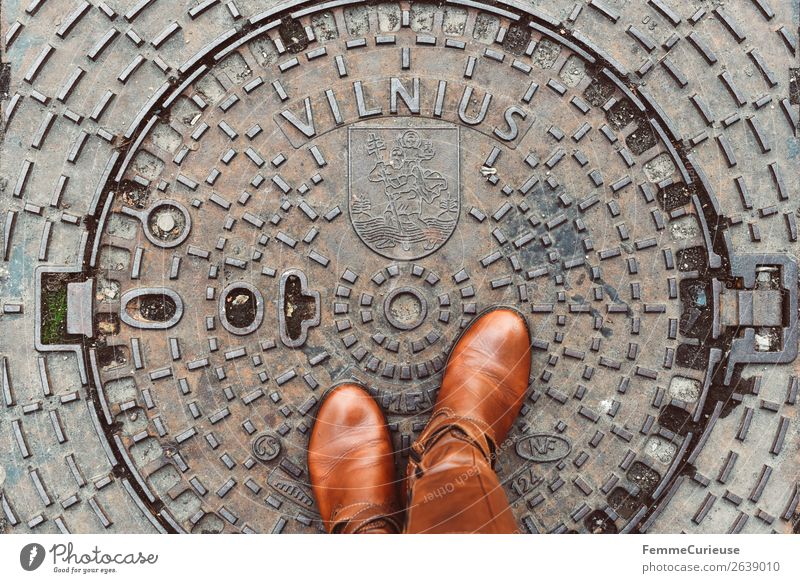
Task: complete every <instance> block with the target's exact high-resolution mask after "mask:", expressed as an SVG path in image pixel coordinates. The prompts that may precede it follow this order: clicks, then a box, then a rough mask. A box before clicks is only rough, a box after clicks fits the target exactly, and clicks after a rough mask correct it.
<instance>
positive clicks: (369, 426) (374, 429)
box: [308, 384, 402, 534]
mask: <svg viewBox="0 0 800 583" xmlns="http://www.w3.org/2000/svg"><path fill="white" fill-rule="evenodd" d="M308 471H309V474H310V476H311V486H312V489H313V491H314V498H315V499H316V501H317V507H318V508H319V513H320V516H321V517H322V520H323V521H324V523H325V528H326V529H327V530H328V532H330V533H343V534H355V533H375V534H378V533H398V532H400V525H401V523H402V518H401V517H400V504H399V500H398V496H397V479H396V477H395V471H394V456H393V452H392V441H391V438H390V436H389V428H388V427H387V426H386V420H385V419H384V417H383V413H382V412H381V410H380V407H378V404H377V403H376V402H375V401H374V400H373V399H372V397H371V396H370V395H369V394H368V393H367V392H366V391H365V390H364V389H363V388H362V387H360V386H358V385H355V384H344V385H340V386H338V387H335V388H334V389H332V390H331V391H330V392H329V393H328V394H327V395H326V397H325V398H324V400H323V401H322V405H320V408H319V412H318V413H317V419H316V422H315V423H314V427H313V429H312V430H311V438H310V439H309V442H308Z"/></svg>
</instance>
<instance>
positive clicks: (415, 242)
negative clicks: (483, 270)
mask: <svg viewBox="0 0 800 583" xmlns="http://www.w3.org/2000/svg"><path fill="white" fill-rule="evenodd" d="M348 158H349V167H348V177H349V206H350V221H351V222H352V224H353V228H354V229H355V231H356V233H357V234H358V236H359V238H360V239H361V240H362V241H363V242H364V243H365V244H366V245H367V247H369V248H370V249H372V250H373V251H375V252H376V253H378V254H380V255H383V256H384V257H389V258H392V259H418V258H420V257H425V256H427V255H430V254H431V253H433V252H435V251H436V250H437V249H439V248H440V247H441V246H442V245H444V244H445V243H446V242H447V240H448V239H449V238H450V235H452V234H453V231H454V230H455V228H456V225H457V224H458V215H459V209H460V198H461V192H460V181H459V130H458V128H457V127H428V128H426V127H414V128H407V127H396V128H391V127H358V128H350V130H349V135H348Z"/></svg>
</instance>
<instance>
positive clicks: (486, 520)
mask: <svg viewBox="0 0 800 583" xmlns="http://www.w3.org/2000/svg"><path fill="white" fill-rule="evenodd" d="M530 346H531V336H530V332H529V330H528V325H527V322H526V321H525V318H524V316H522V315H521V314H520V313H518V312H516V311H515V310H511V309H506V308H497V309H494V310H491V311H489V312H487V313H486V314H484V315H483V316H481V317H479V318H478V319H476V320H475V321H474V322H473V323H472V324H471V325H470V327H469V328H467V329H466V330H465V331H464V332H463V334H462V336H461V338H460V339H459V340H458V341H457V342H456V344H455V346H454V347H453V350H452V352H451V354H450V358H449V359H448V361H447V365H446V368H445V372H444V378H443V379H442V387H441V389H440V390H439V396H438V398H437V401H436V405H435V406H434V408H433V415H432V417H431V420H430V422H429V423H428V425H427V427H426V428H425V429H424V430H423V431H422V433H421V434H420V436H419V438H418V439H417V441H416V442H415V443H414V444H413V445H412V446H411V451H410V457H409V463H408V472H407V478H406V480H407V496H408V499H409V501H410V504H409V507H408V510H407V512H408V525H407V530H408V532H496V533H500V532H515V531H516V530H517V525H516V521H515V520H514V517H513V515H512V513H511V509H510V508H509V506H508V499H507V498H506V495H505V492H503V489H502V486H501V484H500V482H499V480H498V478H497V475H496V474H495V473H494V471H493V469H492V467H493V465H494V460H495V456H496V452H497V449H498V447H499V446H500V445H501V444H502V442H503V440H505V438H506V435H507V434H508V431H509V430H510V429H511V426H512V425H513V423H514V420H515V419H516V417H517V415H518V414H519V410H520V408H521V407H522V401H523V399H524V398H525V393H526V391H527V388H528V380H529V376H530V367H531V353H530Z"/></svg>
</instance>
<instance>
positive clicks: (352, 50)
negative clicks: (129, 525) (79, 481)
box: [92, 5, 720, 532]
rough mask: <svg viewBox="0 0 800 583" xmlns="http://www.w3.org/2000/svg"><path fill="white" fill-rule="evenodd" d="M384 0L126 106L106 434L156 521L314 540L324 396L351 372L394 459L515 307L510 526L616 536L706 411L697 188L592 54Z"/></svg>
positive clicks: (261, 45)
mask: <svg viewBox="0 0 800 583" xmlns="http://www.w3.org/2000/svg"><path fill="white" fill-rule="evenodd" d="M387 6H388V5H386V6H382V7H379V8H376V7H372V6H369V7H360V8H358V10H342V9H339V8H333V9H331V11H322V12H320V11H319V10H322V8H319V9H318V8H315V7H311V8H309V9H308V10H306V11H303V12H302V13H298V14H297V15H295V17H296V18H295V19H294V20H292V21H291V22H290V24H284V25H282V26H277V25H276V26H271V25H270V26H263V27H262V28H258V27H257V26H255V27H254V28H253V30H252V31H251V32H249V33H248V34H247V35H243V36H241V38H238V39H237V38H233V39H231V40H230V41H229V42H228V43H227V44H223V45H220V46H219V47H216V48H215V49H214V50H213V51H212V53H209V54H208V55H206V56H204V57H203V58H202V60H200V61H198V63H196V66H197V68H196V69H195V70H194V71H195V74H191V75H189V76H188V77H187V79H186V82H185V83H183V84H181V85H180V86H179V87H177V89H176V90H175V92H174V93H166V94H165V95H164V96H163V100H162V101H161V102H159V103H158V104H156V105H155V106H154V107H155V108H156V109H154V111H153V112H152V117H148V116H149V115H151V114H148V116H145V118H143V123H145V124H146V131H145V132H143V133H141V134H140V135H139V136H137V137H136V139H135V141H134V142H133V144H132V146H131V148H132V149H130V150H129V151H128V152H127V153H125V154H124V156H123V157H121V158H120V162H119V164H118V166H117V167H116V168H115V172H117V174H116V176H114V175H112V176H111V180H110V181H109V184H108V187H107V193H108V197H109V198H108V199H106V200H107V203H106V204H107V206H106V207H104V208H105V211H104V213H105V216H104V219H103V220H104V225H105V230H104V232H103V235H102V237H101V238H100V241H99V248H98V266H99V268H98V271H97V273H96V277H97V278H98V289H101V290H104V289H110V288H114V289H117V288H118V289H119V290H120V294H119V295H116V296H108V297H106V296H103V295H102V294H100V295H99V296H98V298H99V300H100V301H98V302H97V303H96V310H97V314H96V317H97V318H102V319H105V320H112V321H114V320H118V319H119V318H120V317H121V318H122V320H123V321H122V323H121V324H120V325H119V326H117V327H111V330H113V331H114V333H109V334H106V335H101V337H100V338H99V347H100V348H98V350H97V351H96V352H95V353H93V357H92V358H93V359H94V362H93V364H94V365H96V367H97V371H98V378H99V380H100V381H101V387H100V397H101V399H102V402H103V405H104V408H103V413H104V414H103V417H104V419H103V421H104V422H105V423H107V424H109V425H110V424H111V423H117V424H118V426H117V427H118V428H119V433H118V435H116V436H115V438H116V439H117V440H118V443H119V445H120V447H121V448H122V449H123V450H124V451H125V452H126V455H127V456H128V458H129V459H128V460H126V462H127V463H129V465H130V467H131V468H133V472H134V475H135V478H136V483H137V484H138V487H141V488H142V491H143V492H144V493H145V496H147V497H152V499H156V498H158V499H160V500H161V501H163V503H164V504H165V507H166V508H167V509H168V510H169V511H170V512H171V513H172V515H173V516H174V517H175V525H177V528H180V529H185V530H245V531H249V530H255V531H266V532H270V531H273V530H277V531H281V530H286V531H290V530H300V531H306V530H317V529H318V528H319V525H318V523H317V520H316V514H315V510H314V504H313V499H312V497H311V490H310V486H309V484H308V474H307V471H306V469H305V463H306V452H305V449H306V444H307V440H308V434H309V431H310V428H311V426H312V425H313V416H314V411H315V407H316V405H317V403H318V402H319V400H320V398H321V395H322V394H323V393H324V391H325V390H326V389H327V388H328V387H330V386H332V385H333V384H335V383H337V382H340V381H342V380H345V379H355V380H357V381H359V382H361V383H363V384H364V385H366V386H367V387H369V389H370V391H371V392H372V393H373V394H374V395H375V397H376V399H377V400H378V401H379V402H380V404H381V405H382V407H383V408H384V410H385V412H386V414H387V416H388V420H389V423H390V426H391V429H392V434H393V437H394V440H395V446H396V450H397V452H398V453H397V458H398V468H403V467H404V460H405V455H406V453H405V452H406V450H407V448H408V447H409V445H410V443H411V442H413V440H414V439H415V436H416V435H417V434H418V432H419V431H420V430H421V429H422V428H423V427H424V426H425V423H426V420H427V415H428V411H429V409H430V407H431V406H432V403H433V402H434V401H435V397H436V391H437V388H438V386H439V383H440V381H441V375H442V371H443V368H444V365H445V361H446V358H447V354H448V350H449V348H450V346H451V344H452V342H453V341H454V339H455V338H456V337H457V335H458V333H459V331H460V330H461V329H463V327H464V326H466V325H467V324H468V323H469V322H470V321H471V319H473V318H474V317H475V316H476V315H477V314H479V313H480V312H481V311H482V310H484V309H485V308H488V307H491V306H496V305H509V306H514V307H516V308H518V309H519V310H521V311H522V312H524V313H525V314H526V316H527V318H528V322H529V325H530V327H531V330H532V334H533V348H534V357H533V367H532V371H533V372H532V378H531V388H530V392H529V397H528V399H527V400H526V404H525V406H524V408H523V412H522V415H521V416H520V418H519V419H518V421H517V423H516V425H515V427H514V429H513V431H512V434H511V436H510V442H509V446H508V447H504V448H503V449H502V451H501V452H500V459H499V463H498V469H499V472H500V475H501V477H502V479H503V480H504V483H505V484H506V488H507V492H508V495H509V498H510V499H511V501H512V504H513V506H514V511H515V513H516V515H517V517H518V518H519V520H520V525H521V528H523V529H525V530H529V531H553V532H565V531H573V530H574V531H590V532H593V531H598V530H603V531H616V530H624V529H626V528H628V529H631V528H634V526H636V525H637V524H640V523H641V521H642V520H644V519H646V516H647V513H648V512H649V511H650V510H651V509H652V508H653V507H654V506H656V505H657V501H658V500H660V499H661V498H662V497H663V496H664V493H665V489H666V487H667V486H668V485H669V484H670V480H671V479H672V478H673V477H674V463H673V462H675V460H680V459H681V458H682V457H685V456H686V455H687V453H688V452H689V451H691V450H690V446H691V447H694V445H695V443H696V442H695V441H693V439H695V438H696V434H697V430H696V427H697V425H696V423H697V419H694V421H691V418H692V415H694V413H695V411H700V412H702V411H703V410H704V400H705V393H704V391H703V383H704V374H705V370H706V368H707V367H708V363H709V349H708V348H707V347H705V346H697V345H692V344H697V342H693V341H691V337H692V335H693V334H694V335H695V336H696V335H697V330H699V329H700V328H702V327H704V326H709V325H710V320H709V319H708V318H709V312H708V310H707V309H706V306H705V304H703V301H702V298H703V297H704V294H709V295H710V294H711V290H710V287H709V286H710V284H709V283H708V281H709V280H708V277H707V274H708V273H709V270H710V269H717V268H719V267H720V263H719V261H720V256H719V255H718V254H717V252H714V251H713V250H710V249H711V248H710V247H709V244H708V239H707V235H708V226H707V224H708V223H709V220H710V219H711V218H712V214H713V209H712V208H711V206H710V205H709V204H708V200H709V199H708V195H707V193H706V192H705V191H704V189H703V188H702V186H701V183H700V181H698V180H697V179H696V175H694V174H693V173H694V172H695V170H692V172H691V173H690V172H689V170H687V168H690V166H687V163H686V161H685V160H684V159H682V158H681V157H680V155H679V154H678V152H676V150H675V148H674V147H673V145H672V143H671V142H670V141H669V139H667V133H666V131H667V125H666V123H665V122H664V120H661V119H660V118H659V110H658V109H657V108H655V107H654V106H653V104H650V103H647V104H644V103H642V102H641V101H639V100H638V98H636V97H635V96H633V95H632V94H631V93H630V90H629V89H628V88H627V87H626V86H625V85H624V84H623V83H622V82H620V81H619V79H618V78H617V77H616V76H615V74H614V73H613V71H612V70H611V69H610V64H609V63H604V62H603V61H602V59H601V57H599V56H598V55H597V54H593V53H592V52H591V51H590V50H589V49H588V48H586V47H584V48H581V47H580V46H578V45H577V44H575V43H574V42H572V41H570V40H567V39H566V38H564V37H561V36H560V35H559V32H558V31H557V30H551V29H549V28H548V27H545V26H541V25H539V24H537V25H535V26H532V25H529V23H528V22H527V20H524V19H522V18H521V17H519V16H517V15H515V14H512V13H509V12H504V11H497V10H494V11H491V10H488V11H485V12H479V11H477V10H474V9H471V8H457V9H456V8H453V7H451V8H448V9H447V10H446V11H444V12H442V11H441V10H439V9H435V8H433V7H432V8H431V9H430V10H429V11H428V12H425V11H422V12H420V10H417V11H416V12H413V14H412V13H409V12H408V11H401V10H400V9H399V8H392V7H387ZM426 15H427V16H426ZM286 26H291V27H294V28H296V29H297V30H303V31H305V36H306V38H305V39H304V40H302V41H297V43H299V44H297V43H295V44H293V45H291V44H289V43H287V40H286V38H284V36H283V32H282V31H284V29H285V27H286ZM156 114H157V115H156ZM123 158H124V160H123ZM141 289H145V291H146V293H144V294H143V293H139V292H133V290H141ZM687 294H688V295H687ZM689 296H691V297H692V298H694V300H696V301H694V303H693V304H692V306H691V307H692V309H691V310H689V309H687V308H686V302H684V301H682V298H683V299H685V298H686V297H689ZM118 297H122V298H123V300H125V301H126V303H125V304H124V305H123V304H122V303H120V301H119V300H118V299H116V298H118ZM687 338H690V340H689V341H688V343H687V340H686V339H687ZM109 347H116V350H118V351H121V352H122V353H123V354H124V356H125V357H124V358H123V359H121V360H120V359H115V360H113V361H109V360H108V359H104V358H103V355H104V351H107V350H108V349H109ZM121 362H122V364H120V363H121ZM678 377H680V378H681V379H685V380H679V381H674V380H673V379H675V378H678ZM698 415H699V413H698ZM687 420H688V422H687ZM693 428H695V429H694V431H695V435H694V437H693V434H692V429H693ZM165 452H169V455H167V454H166V453H165ZM257 462H258V463H257ZM175 525H173V526H175Z"/></svg>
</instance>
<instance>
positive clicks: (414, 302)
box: [383, 287, 428, 330]
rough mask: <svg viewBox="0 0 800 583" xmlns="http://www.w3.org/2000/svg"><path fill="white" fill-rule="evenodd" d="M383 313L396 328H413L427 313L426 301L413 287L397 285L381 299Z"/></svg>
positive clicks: (420, 322)
mask: <svg viewBox="0 0 800 583" xmlns="http://www.w3.org/2000/svg"><path fill="white" fill-rule="evenodd" d="M383 315H384V316H386V319H387V320H388V322H389V323H390V324H391V325H392V326H394V327H395V328H397V329H398V330H413V329H414V328H417V327H418V326H419V325H420V324H422V322H423V321H424V320H425V316H427V315H428V302H427V301H426V300H425V297H424V296H423V295H422V294H421V293H420V292H419V291H418V290H417V289H415V288H413V287H398V288H397V289H394V290H392V291H391V292H390V293H389V294H388V295H387V296H386V298H385V299H384V300H383Z"/></svg>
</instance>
